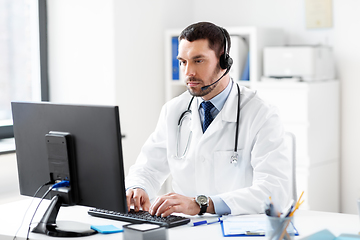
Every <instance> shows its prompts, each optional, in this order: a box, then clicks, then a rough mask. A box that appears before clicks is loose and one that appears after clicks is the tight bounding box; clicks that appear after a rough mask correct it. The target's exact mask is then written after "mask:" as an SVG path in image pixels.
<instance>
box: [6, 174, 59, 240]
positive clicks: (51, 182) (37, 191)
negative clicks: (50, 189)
mask: <svg viewBox="0 0 360 240" xmlns="http://www.w3.org/2000/svg"><path fill="white" fill-rule="evenodd" d="M49 184H54V181H49V182H47V183H44V184H43V185H42V186H40V187H39V188H38V189H37V190H36V192H35V194H34V195H33V197H32V199H31V202H30V204H29V206H28V207H27V209H26V211H25V214H24V217H23V218H22V220H21V223H20V226H19V228H18V230H17V231H16V233H15V236H14V238H13V240H15V239H16V235H17V234H18V232H19V231H20V228H21V227H22V225H23V223H24V220H25V216H26V214H27V212H28V210H29V208H30V206H31V204H32V202H33V201H34V198H35V197H36V195H37V194H38V193H39V191H40V190H41V189H42V188H43V187H45V186H46V185H49Z"/></svg>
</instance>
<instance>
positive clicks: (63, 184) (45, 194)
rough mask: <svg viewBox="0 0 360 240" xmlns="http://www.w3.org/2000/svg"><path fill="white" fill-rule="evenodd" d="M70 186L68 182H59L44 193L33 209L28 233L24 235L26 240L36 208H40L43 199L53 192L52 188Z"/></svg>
mask: <svg viewBox="0 0 360 240" xmlns="http://www.w3.org/2000/svg"><path fill="white" fill-rule="evenodd" d="M69 185H70V182H69V181H61V182H58V183H55V184H54V185H52V186H51V187H50V188H49V189H48V190H47V191H46V192H45V193H44V195H43V196H42V197H41V200H40V202H39V204H38V205H37V207H36V209H35V212H34V214H33V216H32V218H31V220H30V223H29V228H28V232H27V235H26V240H28V239H29V234H30V228H31V223H32V221H33V219H34V217H35V214H36V212H37V210H38V208H39V207H40V204H41V202H42V201H43V200H44V198H45V197H46V196H47V195H48V194H49V192H50V191H51V190H53V188H59V187H68V186H69Z"/></svg>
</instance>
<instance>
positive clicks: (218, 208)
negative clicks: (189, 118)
mask: <svg viewBox="0 0 360 240" xmlns="http://www.w3.org/2000/svg"><path fill="white" fill-rule="evenodd" d="M233 83H234V82H233V81H232V80H230V81H229V84H228V85H227V86H226V88H225V89H224V90H223V91H222V92H221V93H219V94H218V95H216V96H215V97H213V98H212V99H210V100H209V101H210V102H211V103H212V104H213V105H214V107H213V108H212V109H211V111H210V114H211V116H212V117H213V119H215V117H216V116H217V115H218V113H219V112H220V111H221V109H222V108H223V107H224V104H225V102H226V100H227V98H228V97H229V94H230V91H231V88H232V86H233V85H234V84H233ZM202 102H203V101H202V99H199V100H198V101H197V103H198V109H199V114H200V120H201V125H202V123H203V122H204V116H205V113H204V109H203V108H202V107H201V103H202ZM210 125H211V124H210ZM210 198H211V200H212V201H213V203H214V208H215V213H216V214H218V215H223V214H230V213H231V210H230V208H229V207H228V205H227V204H226V203H225V202H224V201H223V200H222V199H221V198H220V197H219V196H210Z"/></svg>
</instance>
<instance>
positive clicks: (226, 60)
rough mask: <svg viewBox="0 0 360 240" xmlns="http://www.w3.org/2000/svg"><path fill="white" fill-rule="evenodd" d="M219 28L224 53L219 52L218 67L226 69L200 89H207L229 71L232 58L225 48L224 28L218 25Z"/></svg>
mask: <svg viewBox="0 0 360 240" xmlns="http://www.w3.org/2000/svg"><path fill="white" fill-rule="evenodd" d="M218 28H219V30H220V31H221V33H222V35H223V36H224V53H223V54H221V56H220V61H219V64H220V67H221V68H222V69H226V72H225V73H224V74H223V75H222V76H221V77H220V78H219V79H218V80H216V81H215V82H213V83H212V84H210V85H207V86H204V87H201V90H203V91H204V90H206V89H208V88H209V87H210V86H212V85H214V84H216V83H217V82H218V81H220V80H221V79H222V78H223V77H224V76H225V75H226V74H228V72H229V71H230V68H231V66H232V64H233V59H232V58H231V57H230V55H229V51H228V49H227V38H226V34H225V30H224V29H223V28H222V27H219V26H218Z"/></svg>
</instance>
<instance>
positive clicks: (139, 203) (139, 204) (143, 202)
mask: <svg viewBox="0 0 360 240" xmlns="http://www.w3.org/2000/svg"><path fill="white" fill-rule="evenodd" d="M126 202H127V206H128V211H130V206H131V205H133V206H134V210H135V212H138V211H139V210H140V209H142V210H144V211H149V207H150V199H149V196H148V194H147V193H146V192H145V191H144V190H143V189H141V188H135V189H128V190H127V191H126Z"/></svg>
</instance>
